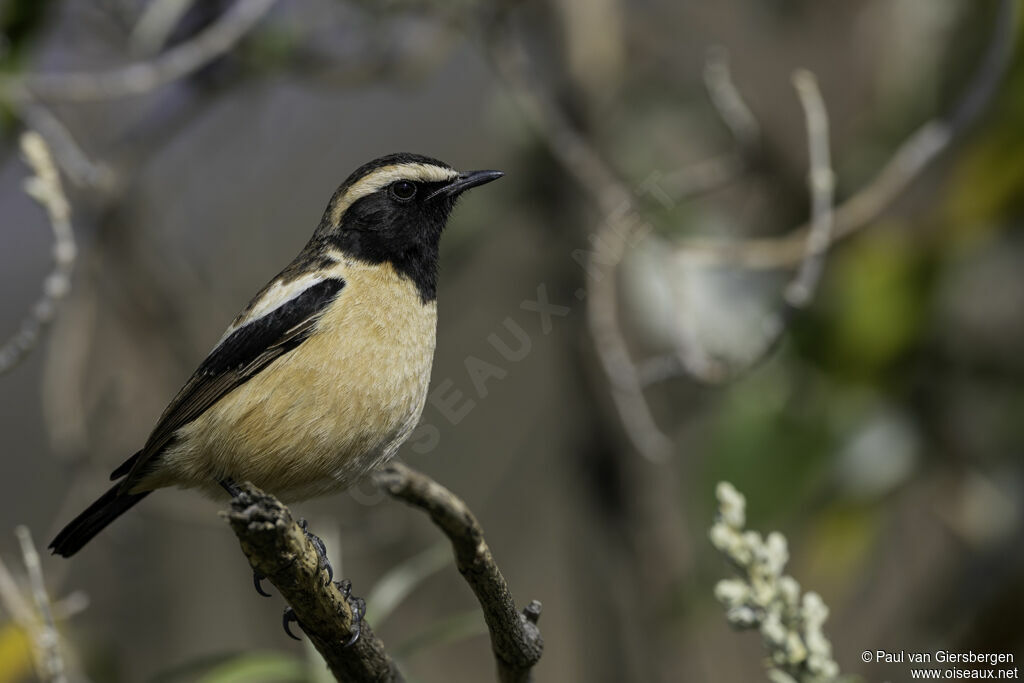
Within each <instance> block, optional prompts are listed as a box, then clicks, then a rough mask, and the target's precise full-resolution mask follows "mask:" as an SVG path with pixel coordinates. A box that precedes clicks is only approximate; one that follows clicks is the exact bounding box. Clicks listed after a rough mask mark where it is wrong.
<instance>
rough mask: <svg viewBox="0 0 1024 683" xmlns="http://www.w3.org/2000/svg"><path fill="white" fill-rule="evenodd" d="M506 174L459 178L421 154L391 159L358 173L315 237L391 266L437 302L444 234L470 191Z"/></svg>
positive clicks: (472, 174) (344, 185)
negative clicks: (439, 264)
mask: <svg viewBox="0 0 1024 683" xmlns="http://www.w3.org/2000/svg"><path fill="white" fill-rule="evenodd" d="M502 175H504V174H503V173H502V172H501V171H468V172H459V171H457V170H455V169H454V168H452V167H451V166H449V165H448V164H446V163H444V162H442V161H438V160H437V159H431V158H430V157H425V156H420V155H418V154H389V155H387V156H383V157H380V158H379V159H374V160H373V161H371V162H369V163H367V164H363V165H362V166H360V167H359V168H357V169H356V170H355V171H354V172H353V173H352V175H350V176H349V177H348V179H347V180H345V182H344V183H342V184H341V187H339V188H338V190H337V191H336V192H335V193H334V196H333V197H332V198H331V202H330V204H328V206H327V210H326V211H325V212H324V216H323V218H322V219H321V221H320V226H319V227H318V228H317V231H316V233H315V235H314V237H313V239H314V241H315V242H317V243H319V244H320V245H324V244H325V243H326V244H330V245H331V246H333V247H335V248H338V249H340V250H341V251H342V252H343V253H344V254H345V255H346V256H347V257H350V258H354V259H357V260H360V261H365V262H369V263H374V264H378V263H385V262H389V263H391V264H392V265H393V266H394V267H395V269H396V270H397V271H398V272H399V273H400V274H402V275H405V276H408V277H411V278H412V279H413V281H414V282H416V284H417V286H418V287H419V288H420V293H421V295H422V296H423V297H424V298H425V299H427V298H431V299H432V298H433V297H434V296H435V288H436V273H437V254H438V245H439V242H440V239H441V232H442V231H443V230H444V226H445V224H446V223H447V221H448V216H449V215H450V214H451V211H452V208H453V207H454V206H455V202H456V200H457V199H458V198H459V196H460V195H461V194H462V193H463V192H465V191H466V190H468V189H470V188H472V187H476V186H478V185H483V184H484V183H489V182H491V181H492V180H497V179H498V178H500V177H501V176H502Z"/></svg>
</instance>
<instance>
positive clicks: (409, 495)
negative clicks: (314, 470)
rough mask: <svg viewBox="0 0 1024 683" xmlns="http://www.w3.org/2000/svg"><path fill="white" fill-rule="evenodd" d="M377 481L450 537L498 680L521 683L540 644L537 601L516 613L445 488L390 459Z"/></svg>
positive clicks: (477, 534) (482, 544)
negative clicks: (476, 603) (485, 633)
mask: <svg viewBox="0 0 1024 683" xmlns="http://www.w3.org/2000/svg"><path fill="white" fill-rule="evenodd" d="M375 480H376V482H377V484H378V485H379V486H380V487H381V488H383V489H384V490H385V491H386V492H387V493H388V494H390V495H391V496H392V497H394V498H397V499H398V500H401V501H403V502H405V503H408V504H409V505H412V506H414V507H418V508H420V509H421V510H423V511H424V512H426V513H427V514H428V515H430V519H431V520H432V521H433V522H434V524H435V525H437V527H438V528H439V529H441V531H442V532H444V534H445V535H446V536H447V537H448V540H449V541H451V544H452V549H453V550H454V552H455V562H456V565H457V566H458V568H459V572H460V573H461V574H462V576H463V577H464V578H465V579H466V583H468V584H469V587H470V588H471V589H472V590H473V593H474V594H475V595H476V597H477V600H479V602H480V607H481V609H482V610H483V613H484V621H485V622H486V623H487V629H488V631H489V632H490V637H491V647H492V649H493V650H494V657H495V660H496V662H497V667H498V678H499V680H500V681H501V682H502V683H525V682H526V681H530V680H531V679H532V674H531V672H532V669H533V667H534V666H535V665H536V664H537V662H538V661H540V657H541V653H542V652H543V648H544V643H543V641H542V640H541V637H540V630H539V629H538V627H537V620H538V619H539V618H540V603H539V602H537V601H536V600H534V601H533V602H531V603H530V604H529V605H527V606H526V608H525V609H524V610H523V611H522V612H519V611H517V610H516V605H515V601H514V600H513V599H512V593H511V592H510V591H509V588H508V583H507V582H506V581H505V577H504V576H502V573H501V570H500V569H498V565H497V564H496V563H495V561H494V557H493V556H492V555H491V550H490V548H489V547H488V546H487V542H486V541H485V540H484V532H483V528H482V527H481V526H480V523H479V522H478V521H477V520H476V518H475V517H474V516H473V513H472V512H471V511H470V510H469V508H468V507H466V504H465V503H464V502H462V501H461V500H460V499H459V498H457V497H456V496H455V495H454V494H453V493H452V492H451V491H449V490H448V489H446V488H444V487H443V486H441V485H440V484H438V483H437V482H435V481H434V480H432V479H430V478H429V477H427V476H426V475H424V474H421V473H419V472H417V471H415V470H413V469H411V468H409V467H407V466H406V465H403V464H401V463H392V464H390V465H388V466H387V467H386V468H384V469H383V470H381V471H380V472H378V473H377V474H376V475H375Z"/></svg>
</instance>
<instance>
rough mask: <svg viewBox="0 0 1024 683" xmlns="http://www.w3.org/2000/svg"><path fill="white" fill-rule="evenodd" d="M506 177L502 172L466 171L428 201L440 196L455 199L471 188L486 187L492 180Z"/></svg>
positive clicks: (436, 191)
mask: <svg viewBox="0 0 1024 683" xmlns="http://www.w3.org/2000/svg"><path fill="white" fill-rule="evenodd" d="M503 175H505V174H504V173H502V172H501V171H466V172H465V173H460V174H459V175H458V177H456V178H455V180H453V181H452V182H450V183H448V184H447V185H445V186H444V187H442V188H441V189H439V190H435V191H434V192H433V193H431V194H430V195H429V196H428V197H427V199H433V198H434V197H437V196H438V195H445V196H446V197H455V196H456V195H459V194H462V193H463V192H465V191H466V190H468V189H469V188H471V187H476V186H478V185H485V184H487V183H489V182H491V181H492V180H497V179H498V178H500V177H501V176H503Z"/></svg>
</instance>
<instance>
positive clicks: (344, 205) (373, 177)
mask: <svg viewBox="0 0 1024 683" xmlns="http://www.w3.org/2000/svg"><path fill="white" fill-rule="evenodd" d="M458 175H459V172H458V171H456V170H455V169H452V168H445V167H443V166H435V165H433V164H423V163H419V162H416V163H408V164H392V165H390V166H381V167H380V168H377V169H374V170H373V171H371V172H370V173H367V174H366V175H365V176H363V177H362V178H360V179H359V180H357V181H356V182H355V183H353V184H352V187H350V188H348V190H346V191H345V194H344V195H342V197H341V198H340V199H339V200H338V203H337V204H336V205H335V206H334V210H333V211H331V222H332V223H334V224H335V225H337V224H338V223H339V222H340V221H341V216H342V214H344V213H345V210H346V209H348V207H350V206H352V204H354V203H355V202H356V201H358V200H360V199H362V198H363V197H366V196H367V195H371V194H373V193H374V192H376V191H378V190H380V189H383V188H385V187H387V186H388V185H390V184H391V183H393V182H395V181H396V180H411V181H413V182H425V183H440V182H444V181H446V180H454V179H455V178H456V177H458Z"/></svg>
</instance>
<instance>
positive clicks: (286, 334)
mask: <svg viewBox="0 0 1024 683" xmlns="http://www.w3.org/2000/svg"><path fill="white" fill-rule="evenodd" d="M344 286H345V281H344V280H342V279H341V278H339V277H332V278H328V279H323V280H319V281H316V282H315V283H314V284H311V285H310V286H309V287H307V288H305V289H304V290H302V292H301V293H299V294H298V295H297V296H294V297H292V298H290V299H288V300H286V301H285V302H284V303H282V304H281V305H279V306H276V307H274V308H271V309H270V310H269V311H267V312H266V313H265V314H264V315H261V316H259V317H256V318H253V319H250V320H245V319H244V318H243V319H242V320H241V321H236V323H235V325H234V326H233V328H234V329H231V328H229V334H227V335H226V336H225V337H224V339H222V340H221V342H220V343H219V344H217V346H216V347H215V348H214V349H213V351H211V352H210V355H209V356H207V357H206V360H204V361H203V363H202V365H200V366H199V369H198V370H196V371H195V373H194V374H193V375H192V377H191V379H189V381H188V383H187V384H185V386H184V387H182V389H181V391H179V392H178V395H177V396H175V397H174V400H173V401H171V404H170V405H169V406H167V409H166V410H165V411H164V414H163V415H162V416H161V417H160V421H159V422H158V423H157V425H156V427H155V428H154V429H153V433H152V434H150V436H149V439H148V440H147V441H146V445H145V446H144V447H143V449H142V450H141V451H139V452H138V453H136V454H135V455H133V456H132V457H131V458H130V459H129V460H128V461H126V462H125V463H124V464H122V465H121V466H120V467H118V468H117V469H116V470H114V472H113V474H112V475H111V479H117V478H118V477H120V476H123V475H126V474H127V475H128V477H127V478H126V479H125V481H124V484H125V485H127V486H130V485H131V484H130V483H129V482H134V481H135V480H136V479H138V477H139V476H140V475H141V474H142V473H144V472H145V470H146V468H147V464H149V463H151V462H152V461H153V459H154V457H156V456H158V455H159V454H160V452H161V451H163V449H164V448H165V447H166V446H167V444H168V443H170V442H171V440H172V439H173V438H174V433H175V432H176V431H177V430H179V429H181V428H182V427H184V426H185V425H187V424H188V423H189V422H191V421H192V420H194V419H196V418H197V417H199V416H200V415H202V414H203V413H204V412H205V411H206V410H207V409H208V408H209V407H210V406H212V405H213V404H214V403H216V402H217V400H218V399H220V398H221V397H222V396H224V395H225V394H227V393H228V392H229V391H231V390H232V389H234V388H236V387H238V386H240V385H242V384H244V383H245V382H247V381H249V380H250V379H252V378H253V377H255V376H256V375H257V374H259V372H260V371H262V370H263V369H264V368H266V367H267V366H268V365H270V364H271V363H272V362H274V361H275V360H276V359H277V358H279V357H280V356H282V355H284V354H286V353H288V352H289V351H291V350H292V349H294V348H295V347H297V346H298V345H299V344H301V343H302V342H304V341H305V340H306V339H307V338H308V337H309V335H310V334H312V332H313V330H314V329H315V328H316V324H317V322H318V321H319V319H320V316H321V315H322V314H323V312H324V309H325V308H326V307H327V306H328V305H329V304H330V303H331V302H332V301H333V300H334V299H335V298H336V297H337V296H338V294H339V293H340V292H341V290H342V288H343V287H344ZM274 292H275V289H274V288H273V287H268V288H267V289H265V290H264V291H263V292H261V294H260V295H258V296H257V299H256V300H255V302H254V303H255V304H257V306H256V307H255V308H254V307H253V306H250V309H249V310H261V309H263V310H265V309H267V308H269V306H272V305H273V303H274V302H272V301H266V302H264V301H262V300H261V297H262V299H266V298H267V297H268V296H273V295H274V294H273V293H274Z"/></svg>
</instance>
